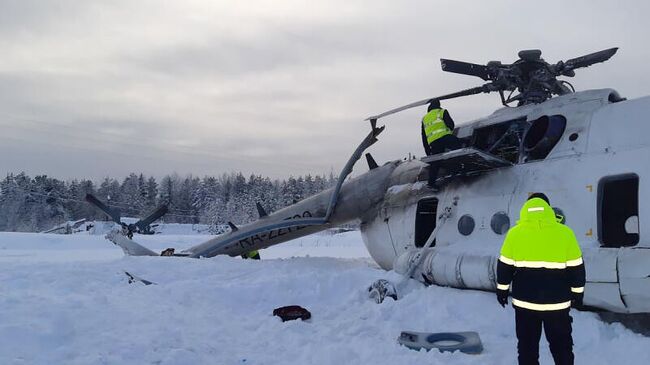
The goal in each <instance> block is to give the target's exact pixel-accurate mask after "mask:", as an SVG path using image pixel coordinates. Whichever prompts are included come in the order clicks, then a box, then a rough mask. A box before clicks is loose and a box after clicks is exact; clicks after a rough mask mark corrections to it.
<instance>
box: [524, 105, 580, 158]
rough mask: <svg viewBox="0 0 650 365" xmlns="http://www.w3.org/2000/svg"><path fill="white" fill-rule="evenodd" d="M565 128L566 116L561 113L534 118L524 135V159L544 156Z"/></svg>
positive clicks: (560, 136) (558, 139)
mask: <svg viewBox="0 0 650 365" xmlns="http://www.w3.org/2000/svg"><path fill="white" fill-rule="evenodd" d="M565 128H566V118H565V117H563V116H561V115H551V116H543V117H541V118H538V119H535V120H534V121H533V122H532V124H531V125H530V128H528V130H527V131H526V135H525V136H524V144H523V147H524V153H525V155H526V156H525V159H526V161H535V160H542V159H544V158H546V156H548V154H549V153H550V152H551V150H552V149H553V147H555V145H556V144H557V143H558V141H560V138H562V134H563V133H564V129H565ZM576 138H577V136H576Z"/></svg>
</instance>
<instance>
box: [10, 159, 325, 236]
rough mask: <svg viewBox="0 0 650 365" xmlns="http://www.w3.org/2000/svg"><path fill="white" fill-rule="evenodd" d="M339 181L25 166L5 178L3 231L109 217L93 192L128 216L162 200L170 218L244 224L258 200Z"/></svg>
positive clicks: (283, 200) (294, 197) (283, 201)
mask: <svg viewBox="0 0 650 365" xmlns="http://www.w3.org/2000/svg"><path fill="white" fill-rule="evenodd" d="M335 184H336V178H335V177H334V176H333V174H331V173H330V174H329V176H326V175H316V176H312V175H306V176H298V177H293V176H291V177H289V178H288V179H283V180H279V179H274V180H272V179H270V178H268V177H262V176H260V175H250V176H249V177H248V178H246V177H245V176H244V175H243V174H242V173H230V174H223V175H221V176H219V177H213V176H205V177H203V178H199V177H196V176H192V175H189V176H185V177H181V176H179V175H178V174H172V175H167V176H164V177H163V178H162V179H160V180H159V181H158V180H156V179H155V178H154V177H147V176H144V175H143V174H136V173H131V174H129V175H128V176H127V177H126V178H124V179H123V180H122V181H121V182H120V181H119V180H117V179H115V178H111V177H106V178H104V179H103V180H102V181H101V182H99V183H96V182H93V181H92V180H87V179H81V180H78V179H73V180H68V181H63V180H59V179H56V178H51V177H48V176H46V175H38V176H35V177H33V178H31V177H30V176H28V175H27V174H25V173H24V172H22V173H19V174H8V175H7V176H6V177H5V178H4V179H3V180H2V181H0V231H9V232H40V231H43V230H46V229H49V228H51V227H53V226H55V225H58V224H61V223H63V222H66V221H71V220H78V219H82V218H87V219H90V220H108V219H107V217H106V216H105V214H103V213H102V212H100V211H99V210H97V209H96V208H95V207H93V206H91V205H90V204H88V203H87V202H86V201H85V200H84V197H85V196H86V194H88V193H90V194H93V195H95V196H96V197H97V198H99V199H100V200H102V201H103V202H105V203H107V204H108V205H109V206H110V207H111V208H117V209H118V210H120V212H121V214H122V217H144V216H146V215H147V214H148V213H150V212H151V211H152V210H153V209H155V208H156V207H157V206H158V205H160V204H163V203H166V204H168V206H169V213H167V214H166V215H165V216H164V217H163V218H162V220H163V221H164V222H166V223H202V224H207V225H210V226H212V227H215V231H219V229H218V228H217V227H221V226H223V225H224V224H226V223H227V222H228V221H231V222H233V223H235V224H244V223H247V222H251V221H253V220H256V219H257V218H258V217H257V215H258V213H257V209H256V208H255V203H256V202H260V203H261V204H262V205H263V206H264V208H265V209H266V210H267V212H269V213H271V212H273V211H275V210H277V209H280V208H282V207H285V206H288V205H290V204H292V203H294V202H296V201H299V200H302V199H303V198H305V197H308V196H310V195H313V194H315V193H318V192H320V191H322V190H325V189H327V188H329V187H331V186H334V185H335Z"/></svg>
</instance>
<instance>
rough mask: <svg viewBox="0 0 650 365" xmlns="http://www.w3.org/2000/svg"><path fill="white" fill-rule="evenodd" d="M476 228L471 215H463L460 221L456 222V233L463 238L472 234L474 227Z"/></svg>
mask: <svg viewBox="0 0 650 365" xmlns="http://www.w3.org/2000/svg"><path fill="white" fill-rule="evenodd" d="M475 226H476V223H475V222H474V218H472V216H471V215H469V214H465V215H463V216H462V217H460V219H459V220H458V232H460V234H462V235H463V236H469V235H470V234H472V232H474V227H475Z"/></svg>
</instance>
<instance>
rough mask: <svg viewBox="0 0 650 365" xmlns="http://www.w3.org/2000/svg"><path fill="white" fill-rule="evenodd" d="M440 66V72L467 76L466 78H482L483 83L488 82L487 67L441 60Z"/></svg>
mask: <svg viewBox="0 0 650 365" xmlns="http://www.w3.org/2000/svg"><path fill="white" fill-rule="evenodd" d="M440 66H441V67H442V70H443V71H446V72H453V73H457V74H462V75H468V76H476V77H480V78H482V79H483V80H485V81H488V80H489V79H490V76H489V73H488V67H487V66H484V65H477V64H475V63H469V62H462V61H454V60H448V59H444V58H441V59H440Z"/></svg>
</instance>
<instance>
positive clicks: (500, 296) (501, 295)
mask: <svg viewBox="0 0 650 365" xmlns="http://www.w3.org/2000/svg"><path fill="white" fill-rule="evenodd" d="M497 301H498V302H499V304H501V306H502V307H503V308H505V307H506V304H508V291H507V290H497Z"/></svg>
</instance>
